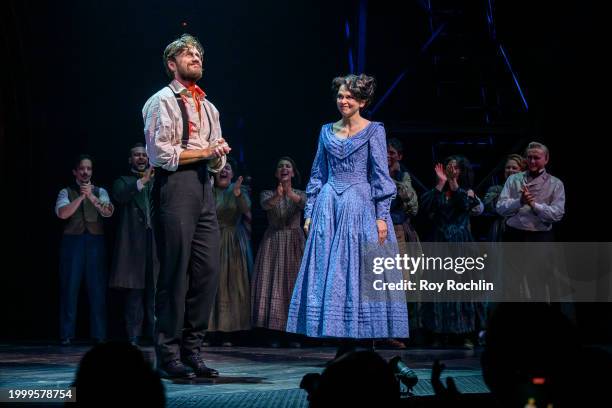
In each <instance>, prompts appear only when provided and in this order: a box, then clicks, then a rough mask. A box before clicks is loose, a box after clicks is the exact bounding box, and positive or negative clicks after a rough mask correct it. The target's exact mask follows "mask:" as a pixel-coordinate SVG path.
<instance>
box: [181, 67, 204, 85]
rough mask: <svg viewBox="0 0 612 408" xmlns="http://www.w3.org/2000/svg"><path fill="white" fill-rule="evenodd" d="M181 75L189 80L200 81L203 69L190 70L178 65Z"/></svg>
mask: <svg viewBox="0 0 612 408" xmlns="http://www.w3.org/2000/svg"><path fill="white" fill-rule="evenodd" d="M177 69H178V74H179V76H180V77H181V78H182V79H184V80H187V81H193V82H195V81H198V80H199V79H200V78H202V70H197V71H189V70H187V69H183V68H182V67H180V66H179V67H177Z"/></svg>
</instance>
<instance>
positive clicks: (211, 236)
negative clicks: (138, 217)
mask: <svg viewBox="0 0 612 408" xmlns="http://www.w3.org/2000/svg"><path fill="white" fill-rule="evenodd" d="M203 55H204V51H203V49H202V46H201V45H200V43H199V42H198V40H197V39H195V38H194V37H192V36H190V35H186V34H185V35H183V36H181V37H180V38H179V39H177V40H176V41H173V42H172V43H170V44H169V45H168V46H167V47H166V49H165V51H164V65H165V67H166V72H167V74H168V76H169V77H170V78H171V79H172V82H171V83H170V84H169V85H168V86H166V87H164V88H163V89H161V90H160V91H159V92H157V93H156V94H155V95H153V96H152V97H151V98H149V100H148V101H147V102H146V104H145V106H144V108H143V110H142V114H143V119H144V124H145V126H144V131H145V139H146V141H147V153H148V155H149V160H150V161H151V164H152V165H153V166H154V167H155V183H154V186H153V208H154V221H155V226H154V230H155V241H156V244H157V246H158V248H159V250H158V255H159V261H160V271H159V279H158V281H157V291H156V296H155V317H156V322H155V323H156V325H155V341H156V354H157V367H158V369H159V371H160V374H161V375H162V376H163V377H165V378H193V377H195V376H196V375H197V376H200V377H217V376H218V375H219V373H218V372H217V370H215V369H212V368H209V367H207V366H206V364H205V363H204V360H203V358H202V355H201V351H202V350H201V349H202V342H203V339H204V334H205V332H206V329H207V325H208V319H209V317H210V313H211V308H212V305H213V302H214V300H215V295H216V293H217V287H218V285H219V267H220V265H219V251H220V249H219V226H218V224H217V215H216V210H215V200H214V197H213V193H212V186H211V182H210V173H211V172H212V173H216V172H218V171H219V170H220V169H222V168H223V166H225V161H226V155H227V154H228V153H229V152H230V150H231V149H230V147H229V146H228V144H227V143H226V142H225V140H224V139H223V138H222V137H221V126H220V124H219V112H218V111H217V109H216V108H215V107H214V105H213V104H212V103H210V102H209V101H208V100H207V99H206V98H205V96H206V94H205V93H204V91H203V90H202V89H200V87H198V86H197V85H196V82H197V81H198V80H199V79H200V78H201V77H202V63H203Z"/></svg>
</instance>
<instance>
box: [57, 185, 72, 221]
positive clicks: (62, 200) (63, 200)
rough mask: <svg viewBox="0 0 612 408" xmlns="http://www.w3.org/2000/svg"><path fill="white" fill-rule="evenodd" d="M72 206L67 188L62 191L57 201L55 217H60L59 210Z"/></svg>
mask: <svg viewBox="0 0 612 408" xmlns="http://www.w3.org/2000/svg"><path fill="white" fill-rule="evenodd" d="M68 204H70V198H69V197H68V190H66V189H65V188H63V189H61V190H60V192H59V194H58V195H57V200H55V215H57V216H58V217H59V209H60V208H62V207H64V206H66V205H68Z"/></svg>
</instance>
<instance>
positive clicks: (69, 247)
mask: <svg viewBox="0 0 612 408" xmlns="http://www.w3.org/2000/svg"><path fill="white" fill-rule="evenodd" d="M92 168H93V161H92V159H91V157H90V156H88V155H81V156H79V157H78V158H77V160H76V162H75V167H74V169H73V170H72V174H73V175H74V177H75V182H74V184H72V185H70V186H68V187H66V188H64V189H62V190H61V191H60V192H59V194H58V196H57V202H56V204H55V213H56V214H57V216H58V217H59V218H61V219H62V220H66V223H65V226H64V235H63V238H62V242H61V250H60V338H61V344H62V345H66V346H67V345H70V343H71V340H72V339H73V338H74V335H75V319H76V309H77V300H78V295H79V288H80V286H81V280H83V279H85V284H86V286H87V295H88V297H89V305H90V332H91V337H92V338H93V339H94V341H96V342H100V341H103V340H104V339H105V338H106V285H107V280H106V279H107V276H106V270H105V269H106V268H105V261H106V260H105V256H106V255H105V245H104V227H103V223H102V217H110V216H111V215H112V214H113V205H112V204H111V202H110V199H109V197H108V193H107V192H106V190H104V189H103V188H102V187H97V186H94V185H93V184H91V175H92Z"/></svg>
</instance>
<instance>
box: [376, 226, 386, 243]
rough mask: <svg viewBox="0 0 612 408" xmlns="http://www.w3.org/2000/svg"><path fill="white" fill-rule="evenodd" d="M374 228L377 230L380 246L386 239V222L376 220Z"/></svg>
mask: <svg viewBox="0 0 612 408" xmlns="http://www.w3.org/2000/svg"><path fill="white" fill-rule="evenodd" d="M376 228H377V229H378V243H379V244H380V245H382V244H384V243H385V240H386V239H387V233H388V231H387V222H386V221H385V220H376Z"/></svg>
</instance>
